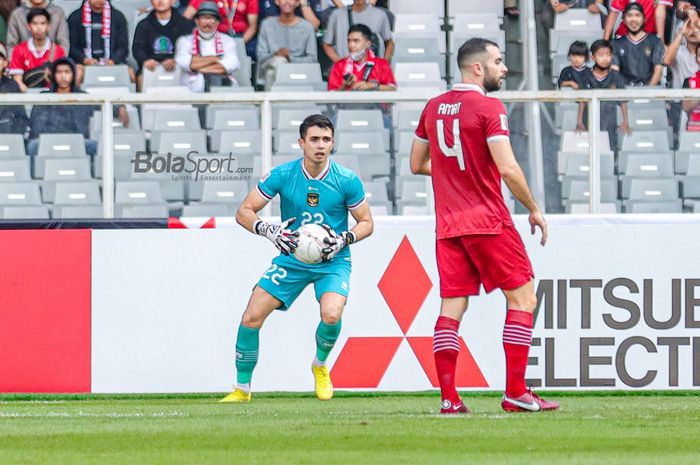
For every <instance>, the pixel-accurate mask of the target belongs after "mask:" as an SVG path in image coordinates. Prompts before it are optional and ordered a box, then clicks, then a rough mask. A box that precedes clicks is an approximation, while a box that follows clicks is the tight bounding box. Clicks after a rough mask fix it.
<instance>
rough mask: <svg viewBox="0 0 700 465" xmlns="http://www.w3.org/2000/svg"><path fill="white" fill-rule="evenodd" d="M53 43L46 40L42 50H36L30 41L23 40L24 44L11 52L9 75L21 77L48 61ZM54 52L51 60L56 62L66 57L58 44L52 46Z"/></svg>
mask: <svg viewBox="0 0 700 465" xmlns="http://www.w3.org/2000/svg"><path fill="white" fill-rule="evenodd" d="M52 44H53V42H51V41H50V40H46V43H45V44H44V48H43V49H42V50H37V48H36V46H35V45H34V41H33V40H32V39H29V40H25V41H24V42H22V43H20V44H18V45H17V46H16V47H15V48H14V49H13V50H12V59H11V60H10V70H9V71H10V75H16V74H19V75H22V74H24V73H25V72H26V71H29V70H30V69H34V68H37V67H39V66H41V65H43V64H44V63H46V62H47V61H49V56H50V55H51V45H52ZM54 46H55V47H56V50H55V51H54V54H53V59H54V61H55V60H58V59H59V58H62V57H64V56H66V52H65V51H64V50H63V47H61V46H60V45H58V44H55V45H54Z"/></svg>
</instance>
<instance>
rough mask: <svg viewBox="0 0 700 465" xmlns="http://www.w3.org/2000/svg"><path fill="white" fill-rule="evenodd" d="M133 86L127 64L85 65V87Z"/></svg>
mask: <svg viewBox="0 0 700 465" xmlns="http://www.w3.org/2000/svg"><path fill="white" fill-rule="evenodd" d="M90 87H130V88H131V87H133V84H132V83H131V78H130V77H129V67H128V66H127V65H114V66H85V75H84V77H83V88H90Z"/></svg>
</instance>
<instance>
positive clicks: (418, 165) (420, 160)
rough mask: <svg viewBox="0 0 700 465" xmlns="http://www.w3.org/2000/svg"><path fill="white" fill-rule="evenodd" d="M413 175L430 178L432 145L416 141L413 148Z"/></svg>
mask: <svg viewBox="0 0 700 465" xmlns="http://www.w3.org/2000/svg"><path fill="white" fill-rule="evenodd" d="M411 173H413V174H424V175H426V176H430V175H431V173H432V170H431V167H430V145H429V144H426V143H425V142H422V141H419V140H416V139H414V140H413V145H412V146H411Z"/></svg>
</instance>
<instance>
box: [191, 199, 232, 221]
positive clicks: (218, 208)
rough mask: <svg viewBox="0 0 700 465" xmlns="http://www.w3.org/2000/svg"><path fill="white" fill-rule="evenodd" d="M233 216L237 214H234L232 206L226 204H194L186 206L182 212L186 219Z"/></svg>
mask: <svg viewBox="0 0 700 465" xmlns="http://www.w3.org/2000/svg"><path fill="white" fill-rule="evenodd" d="M233 215H235V212H234V213H233V214H232V213H231V208H230V206H229V205H228V204H225V203H207V204H201V203H192V204H189V205H185V207H184V209H183V210H182V216H186V217H187V216H189V217H197V216H203V217H207V218H209V217H214V216H233Z"/></svg>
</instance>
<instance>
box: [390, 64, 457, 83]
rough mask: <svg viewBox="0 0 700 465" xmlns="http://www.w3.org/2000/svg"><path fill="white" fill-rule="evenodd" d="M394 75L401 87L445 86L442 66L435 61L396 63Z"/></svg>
mask: <svg viewBox="0 0 700 465" xmlns="http://www.w3.org/2000/svg"><path fill="white" fill-rule="evenodd" d="M394 77H396V83H397V84H398V86H399V88H402V87H438V88H440V89H444V88H445V81H444V80H443V79H442V75H441V74H440V66H439V65H438V64H437V63H435V62H432V63H431V62H427V63H395V64H394Z"/></svg>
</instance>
